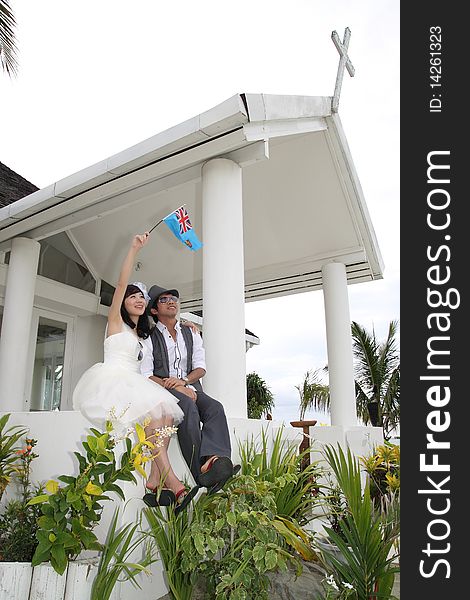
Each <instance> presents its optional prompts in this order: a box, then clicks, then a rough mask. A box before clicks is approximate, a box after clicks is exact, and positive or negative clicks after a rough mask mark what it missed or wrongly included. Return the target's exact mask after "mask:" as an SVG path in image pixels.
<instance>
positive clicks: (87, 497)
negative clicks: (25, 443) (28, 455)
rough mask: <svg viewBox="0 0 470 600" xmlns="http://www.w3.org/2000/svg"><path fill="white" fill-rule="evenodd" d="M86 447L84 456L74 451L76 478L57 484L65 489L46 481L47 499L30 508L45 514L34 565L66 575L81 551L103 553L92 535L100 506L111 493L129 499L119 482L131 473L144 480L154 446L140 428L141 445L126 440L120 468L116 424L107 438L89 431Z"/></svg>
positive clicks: (131, 477)
mask: <svg viewBox="0 0 470 600" xmlns="http://www.w3.org/2000/svg"><path fill="white" fill-rule="evenodd" d="M90 431H91V435H88V436H87V439H86V441H85V442H82V446H83V448H84V450H85V456H83V455H82V454H80V453H79V452H74V454H75V456H76V458H77V460H78V466H79V474H78V475H77V476H76V477H73V476H71V475H62V476H61V477H59V478H58V479H59V481H61V482H63V483H65V486H63V487H61V486H60V485H59V483H58V482H57V481H53V480H51V481H48V482H47V484H46V490H47V491H48V492H49V495H48V494H43V495H40V496H37V497H35V498H32V499H31V500H30V501H29V503H28V505H30V506H31V505H36V504H40V505H41V512H42V515H41V517H40V518H39V520H38V525H39V529H38V532H37V539H38V542H39V543H38V546H37V548H36V552H35V553H34V556H33V560H32V564H33V566H36V565H39V564H40V563H42V562H45V561H50V562H51V564H52V566H53V567H54V569H55V570H56V571H57V573H59V574H62V573H63V572H64V571H65V569H66V567H67V564H68V561H69V560H70V559H71V558H73V557H76V556H77V555H78V554H79V553H80V552H81V551H82V550H102V549H103V547H102V545H101V544H100V543H99V542H98V539H97V537H96V535H95V533H94V532H93V529H94V527H95V526H96V525H97V524H98V522H99V520H100V518H101V513H102V508H103V507H102V502H103V501H104V500H109V499H110V497H109V496H108V495H107V494H108V493H110V492H114V493H116V494H117V495H118V496H120V497H121V498H122V500H125V497H124V493H123V491H122V489H121V488H120V487H119V485H117V482H118V481H133V482H134V483H136V479H135V477H134V475H133V471H134V470H137V471H139V472H140V473H141V474H143V475H144V476H145V471H144V470H143V469H142V463H143V462H145V461H146V460H150V457H149V456H148V454H149V451H150V450H151V449H152V448H153V447H154V445H153V444H152V443H150V442H149V441H148V440H147V439H146V438H145V432H144V428H143V427H142V426H141V425H139V424H137V425H136V432H137V435H138V440H139V441H138V442H137V444H136V445H135V446H134V447H132V444H131V440H130V439H129V438H126V439H125V445H126V450H125V451H124V452H123V454H122V456H121V458H120V464H119V466H118V465H117V462H116V457H115V455H114V452H113V450H114V448H115V445H116V442H115V440H114V437H113V435H112V434H111V432H112V425H111V424H110V423H108V424H107V431H106V432H105V433H103V432H101V431H98V430H96V429H90Z"/></svg>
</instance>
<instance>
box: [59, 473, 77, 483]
mask: <svg viewBox="0 0 470 600" xmlns="http://www.w3.org/2000/svg"><path fill="white" fill-rule="evenodd" d="M57 479H58V480H59V481H63V482H64V483H70V484H73V483H75V481H76V478H75V477H71V476H70V475H61V476H60V477H57Z"/></svg>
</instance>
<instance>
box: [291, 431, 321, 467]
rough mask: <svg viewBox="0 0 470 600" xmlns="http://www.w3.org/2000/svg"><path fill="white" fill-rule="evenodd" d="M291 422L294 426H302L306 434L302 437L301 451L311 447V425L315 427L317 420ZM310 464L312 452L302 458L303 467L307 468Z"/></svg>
mask: <svg viewBox="0 0 470 600" xmlns="http://www.w3.org/2000/svg"><path fill="white" fill-rule="evenodd" d="M290 424H291V425H292V427H302V430H303V433H304V435H303V438H302V442H301V444H300V446H299V451H300V452H301V453H302V452H303V451H304V450H306V449H307V448H309V447H310V437H309V431H310V427H313V426H314V425H316V424H317V422H316V421H313V420H312V421H291V422H290ZM309 464H310V454H307V455H306V456H304V458H303V459H302V469H305V468H306V467H308V465H309Z"/></svg>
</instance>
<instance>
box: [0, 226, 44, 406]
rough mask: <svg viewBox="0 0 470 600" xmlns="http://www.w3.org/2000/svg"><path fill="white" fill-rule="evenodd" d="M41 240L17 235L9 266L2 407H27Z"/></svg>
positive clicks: (1, 343) (0, 352)
mask: <svg viewBox="0 0 470 600" xmlns="http://www.w3.org/2000/svg"><path fill="white" fill-rule="evenodd" d="M40 247H41V246H40V244H39V242H36V241H35V240H31V239H29V238H15V239H14V240H13V243H12V247H11V254H10V265H9V267H8V273H7V280H6V289H5V306H4V309H3V323H2V335H1V337H0V409H1V410H2V411H5V412H10V411H11V412H16V411H23V410H24V394H25V384H26V381H27V380H28V378H30V377H31V376H32V374H31V373H30V372H29V371H27V359H28V343H29V335H30V329H31V318H32V314H33V302H34V288H35V285H36V272H37V268H38V260H39V250H40Z"/></svg>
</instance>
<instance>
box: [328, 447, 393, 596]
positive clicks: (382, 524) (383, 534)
mask: <svg viewBox="0 0 470 600" xmlns="http://www.w3.org/2000/svg"><path fill="white" fill-rule="evenodd" d="M324 453H325V457H326V460H327V461H328V464H329V465H330V467H331V469H332V471H333V474H334V476H335V478H336V480H337V483H338V485H339V487H340V488H341V491H342V493H343V494H344V496H345V498H346V501H347V507H348V509H347V512H346V514H345V515H344V517H343V518H342V520H341V521H340V527H341V534H342V535H339V534H338V533H336V532H335V531H333V529H332V528H331V527H325V531H326V532H327V536H328V540H329V541H330V542H331V543H332V545H333V546H334V550H332V549H328V548H327V547H324V546H321V555H322V556H323V559H324V566H325V568H326V569H327V570H328V571H329V573H330V575H332V576H333V578H334V580H335V583H336V585H337V586H338V588H339V589H340V588H344V587H345V584H348V585H349V586H353V588H354V590H355V594H356V595H355V597H356V598H357V600H369V599H370V598H375V597H383V598H390V597H391V592H392V587H393V582H394V578H395V572H397V571H398V570H399V569H398V568H397V567H395V566H394V565H393V561H394V560H395V559H396V558H397V555H396V554H395V553H394V551H393V549H394V548H396V546H395V545H394V542H395V541H396V539H397V537H398V535H399V526H398V522H397V518H398V512H397V508H398V505H397V500H396V498H395V497H394V496H391V497H390V498H388V502H387V503H382V504H381V506H380V507H377V506H376V504H375V503H374V501H373V500H372V498H371V495H370V486H369V482H366V485H365V488H364V491H362V488H361V473H360V467H359V461H358V460H356V459H355V458H354V457H353V455H352V453H351V451H350V449H349V448H348V449H347V453H346V454H345V453H344V451H343V450H342V448H341V447H340V446H339V445H338V446H337V448H336V449H335V448H334V447H333V446H325V448H324ZM338 550H339V552H340V555H341V556H338V553H337V551H338Z"/></svg>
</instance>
